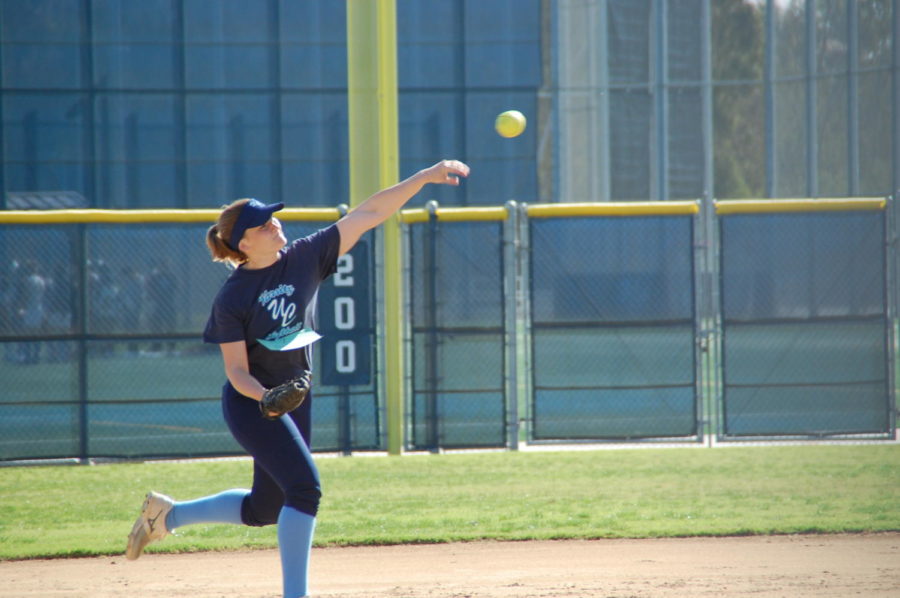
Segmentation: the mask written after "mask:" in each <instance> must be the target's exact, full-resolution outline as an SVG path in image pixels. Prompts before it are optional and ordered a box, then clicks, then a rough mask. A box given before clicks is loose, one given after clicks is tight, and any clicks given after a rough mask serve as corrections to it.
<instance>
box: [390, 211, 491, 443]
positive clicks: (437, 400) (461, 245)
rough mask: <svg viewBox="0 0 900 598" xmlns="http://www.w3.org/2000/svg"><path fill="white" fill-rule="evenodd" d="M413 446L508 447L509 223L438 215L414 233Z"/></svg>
mask: <svg viewBox="0 0 900 598" xmlns="http://www.w3.org/2000/svg"><path fill="white" fill-rule="evenodd" d="M409 249H410V250H409V255H410V269H411V277H410V285H409V288H410V305H411V310H410V313H411V329H412V330H411V347H412V349H411V355H412V359H411V364H410V367H411V370H412V396H411V409H410V420H411V421H410V426H411V428H410V429H411V434H410V438H409V440H408V443H409V446H410V447H412V448H416V449H429V450H433V449H437V448H449V447H475V446H504V444H505V442H506V428H505V413H506V408H507V396H506V392H505V376H506V371H507V364H506V361H507V360H506V353H507V351H506V349H505V333H504V309H505V304H504V293H503V284H504V270H505V268H504V263H503V255H504V254H503V222H496V221H488V222H480V221H479V222H453V221H449V222H447V221H443V220H440V219H439V218H438V216H437V214H436V213H434V212H432V214H431V216H430V218H429V219H428V221H427V222H425V223H423V224H421V225H418V226H415V227H412V228H411V230H410V234H409Z"/></svg>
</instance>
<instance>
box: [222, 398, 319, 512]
mask: <svg viewBox="0 0 900 598" xmlns="http://www.w3.org/2000/svg"><path fill="white" fill-rule="evenodd" d="M311 406H312V395H309V396H307V397H306V400H305V401H303V404H302V405H300V407H298V408H297V409H295V410H294V411H293V412H292V413H290V414H288V415H284V416H282V417H280V418H279V419H277V420H274V421H273V420H268V419H265V418H264V417H262V415H261V414H260V412H259V402H257V401H255V400H253V399H251V398H249V397H245V396H243V395H242V394H240V393H238V392H237V391H236V390H234V388H232V386H231V384H226V385H225V388H224V389H223V392H222V413H223V415H224V416H225V423H226V424H228V429H229V430H231V434H232V436H234V439H235V440H237V442H238V444H240V445H241V446H242V447H244V450H246V451H247V452H248V453H249V454H250V456H251V457H253V487H252V488H251V490H250V494H249V495H248V496H247V498H245V499H244V503H243V505H242V507H241V520H242V521H243V522H244V523H245V524H246V525H253V526H262V525H272V524H274V523H277V522H278V514H279V513H280V512H281V507H283V506H284V505H287V506H289V507H293V508H295V509H297V510H298V511H301V512H303V513H306V514H308V515H312V516H313V517H315V516H316V512H317V511H318V510H319V499H320V498H321V496H322V489H321V485H320V483H319V471H318V470H317V469H316V465H315V463H314V462H313V459H312V454H311V453H310V452H309V441H310V427H311V426H310V413H311Z"/></svg>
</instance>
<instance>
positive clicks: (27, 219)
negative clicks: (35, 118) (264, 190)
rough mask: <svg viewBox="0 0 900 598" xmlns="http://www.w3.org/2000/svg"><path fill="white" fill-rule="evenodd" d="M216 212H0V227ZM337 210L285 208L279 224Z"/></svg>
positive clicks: (334, 214) (336, 214)
mask: <svg viewBox="0 0 900 598" xmlns="http://www.w3.org/2000/svg"><path fill="white" fill-rule="evenodd" d="M220 211H221V210H218V209H214V210H213V209H196V210H94V209H86V210H0V224H97V223H103V224H109V223H112V224H123V223H148V222H152V223H157V222H163V223H178V222H208V223H212V222H215V220H216V218H218V217H219V212H220ZM340 215H341V213H340V211H339V210H338V209H337V208H285V209H283V210H281V211H280V212H278V214H277V217H278V219H279V220H306V221H331V220H337V219H338V218H340Z"/></svg>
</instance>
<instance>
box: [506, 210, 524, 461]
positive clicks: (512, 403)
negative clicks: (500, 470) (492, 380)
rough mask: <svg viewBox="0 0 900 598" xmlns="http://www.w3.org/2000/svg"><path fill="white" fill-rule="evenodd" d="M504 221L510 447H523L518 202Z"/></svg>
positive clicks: (507, 442) (507, 406) (508, 437)
mask: <svg viewBox="0 0 900 598" xmlns="http://www.w3.org/2000/svg"><path fill="white" fill-rule="evenodd" d="M505 207H506V220H504V221H503V265H504V266H503V270H504V276H503V294H504V295H505V297H504V302H503V311H504V316H505V317H504V320H505V322H504V328H505V330H504V335H503V338H504V339H505V341H504V344H505V347H504V349H505V361H506V372H505V375H506V384H505V386H506V421H507V428H506V446H507V448H508V449H510V450H513V451H515V450H518V449H519V342H518V337H519V311H520V310H519V289H520V279H521V277H520V268H519V252H518V210H517V209H516V202H515V201H513V200H510V201H508V202H506V206H505Z"/></svg>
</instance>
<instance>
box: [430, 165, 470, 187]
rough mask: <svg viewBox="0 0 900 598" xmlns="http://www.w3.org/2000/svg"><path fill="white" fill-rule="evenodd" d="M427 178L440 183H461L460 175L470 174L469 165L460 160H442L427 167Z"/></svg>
mask: <svg viewBox="0 0 900 598" xmlns="http://www.w3.org/2000/svg"><path fill="white" fill-rule="evenodd" d="M425 175H426V180H427V181H428V182H429V183H435V184H438V185H454V186H456V185H459V177H467V176H469V167H468V166H467V165H466V164H464V163H462V162H460V161H459V160H441V161H440V162H438V163H437V164H435V165H434V166H432V167H430V168H426V169H425Z"/></svg>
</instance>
